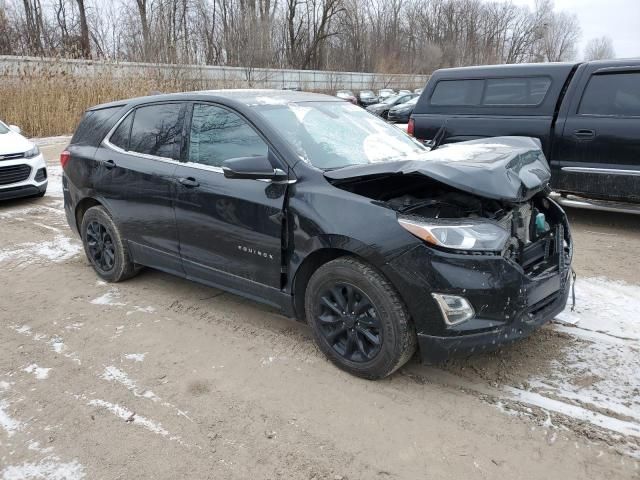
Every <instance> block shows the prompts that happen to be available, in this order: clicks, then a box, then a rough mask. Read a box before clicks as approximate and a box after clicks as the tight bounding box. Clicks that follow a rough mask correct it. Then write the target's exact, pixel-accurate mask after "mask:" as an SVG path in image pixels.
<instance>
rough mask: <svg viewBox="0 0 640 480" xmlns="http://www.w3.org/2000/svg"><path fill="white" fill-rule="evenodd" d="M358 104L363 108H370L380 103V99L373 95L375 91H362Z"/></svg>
mask: <svg viewBox="0 0 640 480" xmlns="http://www.w3.org/2000/svg"><path fill="white" fill-rule="evenodd" d="M358 103H360V105H361V106H363V107H365V108H366V107H368V106H369V105H373V104H374V103H378V97H376V94H375V93H373V90H361V91H360V93H359V94H358Z"/></svg>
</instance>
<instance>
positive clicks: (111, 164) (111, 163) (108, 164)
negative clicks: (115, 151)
mask: <svg viewBox="0 0 640 480" xmlns="http://www.w3.org/2000/svg"><path fill="white" fill-rule="evenodd" d="M103 165H104V168H106V169H107V170H111V169H112V168H114V167H115V166H116V162H114V161H113V160H105V161H104V162H103Z"/></svg>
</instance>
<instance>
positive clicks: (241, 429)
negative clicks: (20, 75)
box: [0, 139, 640, 480]
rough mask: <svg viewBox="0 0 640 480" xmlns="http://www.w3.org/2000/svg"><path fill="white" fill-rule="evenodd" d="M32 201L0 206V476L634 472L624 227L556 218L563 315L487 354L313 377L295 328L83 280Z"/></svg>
mask: <svg viewBox="0 0 640 480" xmlns="http://www.w3.org/2000/svg"><path fill="white" fill-rule="evenodd" d="M62 142H64V139H63V140H56V139H52V140H49V141H47V142H43V143H44V144H46V146H42V149H43V151H44V152H45V155H46V157H47V159H48V161H49V163H50V165H51V172H50V173H51V178H50V180H51V185H50V188H49V191H48V193H47V196H45V197H44V198H42V199H29V200H20V201H11V202H6V203H3V204H0V288H1V290H0V292H1V293H0V476H1V478H2V479H3V480H9V479H22V478H38V479H39V478H51V479H57V480H60V479H71V480H76V479H81V478H87V479H103V478H104V479H133V478H145V479H146V478H153V479H176V478H189V479H214V478H215V479H248V478H251V479H276V478H286V479H289V478H292V479H334V480H338V479H387V478H396V479H462V478H466V479H476V478H477V479H494V478H504V479H540V478H545V479H556V478H557V479H563V480H568V479H605V478H606V479H631V478H640V355H639V353H640V319H639V316H638V315H639V314H638V311H639V310H640V271H639V270H640V269H638V260H637V259H638V258H640V221H639V220H640V219H639V218H637V217H631V216H624V215H614V214H610V213H607V214H602V213H597V212H587V211H570V212H569V214H570V218H571V221H572V226H573V234H574V237H575V245H576V257H575V269H576V271H577V273H578V283H577V284H576V294H577V300H578V302H577V303H578V305H577V308H576V311H575V312H570V311H569V310H567V311H565V312H563V314H561V315H560V316H559V318H558V321H557V322H554V323H553V324H551V325H548V326H545V327H544V328H543V329H541V330H540V331H539V332H537V333H535V334H534V335H533V336H532V337H530V338H529V339H527V340H525V341H522V342H520V343H518V344H516V345H513V346H511V347H509V348H505V349H503V350H501V351H500V352H497V353H494V354H491V355H476V356H472V357H469V358H464V359H456V360H455V361H452V362H451V363H450V364H449V365H447V366H445V367H441V368H436V367H427V366H422V365H420V364H419V362H418V361H417V360H416V359H415V358H414V359H413V360H412V361H411V362H410V363H409V364H408V365H407V366H406V367H404V368H403V369H401V370H400V371H399V372H397V373H396V374H395V375H393V376H392V377H391V378H389V379H386V380H384V381H378V382H369V381H364V380H360V379H357V378H354V377H352V376H350V375H348V374H345V373H343V372H341V371H340V370H338V369H336V368H335V367H334V366H332V365H331V364H330V363H329V362H328V361H327V360H325V358H324V357H323V355H322V354H321V353H320V352H319V350H318V349H317V348H316V347H315V346H314V344H313V341H312V339H311V333H310V330H309V328H308V327H307V326H305V325H303V324H300V323H295V322H293V321H291V320H287V319H285V318H283V317H281V316H279V315H277V314H276V313H274V312H273V311H272V310H270V309H269V308H267V307H264V306H261V305H258V304H256V303H253V302H250V301H247V300H245V299H242V298H240V297H237V296H234V295H231V294H227V293H224V292H221V291H218V290H215V289H212V288H208V287H204V286H201V285H198V284H195V283H192V282H189V281H186V280H182V279H179V278H176V277H173V276H170V275H167V274H164V273H160V272H157V271H153V270H146V271H144V272H143V273H142V274H141V275H139V276H138V277H136V278H134V279H132V280H130V281H127V282H124V283H121V284H117V285H109V284H106V283H104V282H100V281H98V279H97V277H96V275H95V274H94V272H93V271H92V269H91V268H90V266H89V264H88V262H87V260H86V258H85V257H84V254H83V253H82V251H81V246H80V242H79V241H78V240H77V239H76V238H75V237H74V236H73V234H72V233H71V231H70V230H69V229H68V226H67V225H66V220H65V217H64V213H63V211H62V192H61V187H60V183H59V182H60V169H59V167H58V166H57V155H58V154H59V152H60V150H61V149H62V147H63V146H64V143H62Z"/></svg>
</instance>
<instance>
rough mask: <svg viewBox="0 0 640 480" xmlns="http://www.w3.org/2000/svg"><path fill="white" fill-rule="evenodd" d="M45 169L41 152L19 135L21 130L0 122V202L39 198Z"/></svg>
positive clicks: (43, 189) (44, 188)
mask: <svg viewBox="0 0 640 480" xmlns="http://www.w3.org/2000/svg"><path fill="white" fill-rule="evenodd" d="M46 191H47V165H46V163H45V161H44V157H43V156H42V154H41V153H40V149H39V148H38V147H37V146H36V145H34V144H33V143H31V142H30V141H29V140H27V139H26V138H24V137H23V136H22V135H20V128H19V127H16V126H15V125H11V126H8V125H5V124H4V123H2V122H0V200H4V199H8V198H18V197H32V196H38V197H42V196H43V195H44V193H45V192H46Z"/></svg>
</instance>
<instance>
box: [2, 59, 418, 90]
mask: <svg viewBox="0 0 640 480" xmlns="http://www.w3.org/2000/svg"><path fill="white" fill-rule="evenodd" d="M38 74H43V75H47V76H56V75H63V76H71V77H74V78H98V77H104V76H107V77H109V78H115V79H127V78H134V77H142V78H153V79H162V80H173V81H180V82H187V83H191V84H197V85H202V88H221V87H234V88H277V89H280V88H300V89H302V90H313V91H333V90H337V89H342V88H345V89H351V90H356V91H357V90H362V89H379V88H395V89H399V88H409V89H413V88H418V87H423V86H424V85H425V84H426V82H427V80H428V79H429V76H428V75H406V74H398V75H394V74H381V73H362V72H333V71H318V70H284V69H282V70H280V69H273V68H250V67H224V66H209V65H169V64H151V63H134V62H107V61H92V60H71V59H58V58H38V57H14V56H6V55H0V76H1V77H3V78H5V79H7V78H11V77H13V78H21V77H24V76H29V77H32V76H34V75H38Z"/></svg>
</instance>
